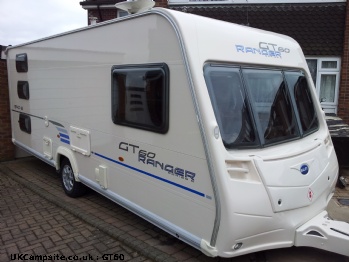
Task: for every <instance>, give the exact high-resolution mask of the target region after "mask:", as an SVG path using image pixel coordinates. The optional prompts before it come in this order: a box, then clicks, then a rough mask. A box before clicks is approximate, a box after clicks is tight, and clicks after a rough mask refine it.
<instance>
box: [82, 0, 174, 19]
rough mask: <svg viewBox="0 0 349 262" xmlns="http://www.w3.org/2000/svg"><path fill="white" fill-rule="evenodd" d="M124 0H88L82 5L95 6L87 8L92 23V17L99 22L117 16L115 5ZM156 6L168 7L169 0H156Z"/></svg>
mask: <svg viewBox="0 0 349 262" xmlns="http://www.w3.org/2000/svg"><path fill="white" fill-rule="evenodd" d="M123 1H124V0H88V1H84V2H81V3H80V5H81V6H82V7H83V8H84V7H86V6H94V7H93V8H87V17H88V20H89V21H88V23H89V24H90V23H91V21H90V19H89V18H90V17H95V18H97V21H96V22H97V23H100V22H104V21H107V20H111V19H114V18H117V16H118V9H117V8H115V7H114V5H115V4H116V3H119V2H123ZM155 7H165V8H166V7H168V2H167V0H156V1H155Z"/></svg>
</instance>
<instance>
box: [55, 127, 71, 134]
mask: <svg viewBox="0 0 349 262" xmlns="http://www.w3.org/2000/svg"><path fill="white" fill-rule="evenodd" d="M56 128H57V130H58V131H59V132H61V133H64V134H68V131H67V130H65V129H64V128H61V127H58V126H56Z"/></svg>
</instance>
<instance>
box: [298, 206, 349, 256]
mask: <svg viewBox="0 0 349 262" xmlns="http://www.w3.org/2000/svg"><path fill="white" fill-rule="evenodd" d="M295 246H308V247H315V248H319V249H324V250H327V251H330V252H335V253H338V254H341V255H344V256H349V224H348V223H346V222H342V221H335V220H331V219H330V218H329V217H328V214H327V212H326V211H323V212H321V213H320V214H319V215H317V216H316V217H314V218H312V219H311V220H309V221H308V222H307V223H305V224H304V225H302V226H300V227H299V228H298V229H297V231H296V237H295Z"/></svg>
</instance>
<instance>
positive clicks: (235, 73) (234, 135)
mask: <svg viewBox="0 0 349 262" xmlns="http://www.w3.org/2000/svg"><path fill="white" fill-rule="evenodd" d="M205 79H206V83H207V87H208V91H209V93H210V98H211V102H212V105H213V109H214V113H215V116H216V119H217V122H218V125H219V128H220V133H221V136H222V139H223V143H224V145H225V146H226V147H228V148H231V147H238V146H242V145H244V146H248V145H255V142H256V137H255V133H254V128H253V127H252V121H251V116H250V110H249V108H248V104H247V103H246V95H245V91H244V89H243V85H242V81H241V77H240V71H239V68H234V67H219V66H217V67H211V66H206V67H205Z"/></svg>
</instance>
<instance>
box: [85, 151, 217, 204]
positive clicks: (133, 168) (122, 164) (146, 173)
mask: <svg viewBox="0 0 349 262" xmlns="http://www.w3.org/2000/svg"><path fill="white" fill-rule="evenodd" d="M91 153H92V154H94V155H96V156H99V157H101V158H104V159H106V160H109V161H111V162H113V163H115V164H118V165H120V166H123V167H126V168H129V169H131V170H134V171H137V172H138V173H141V174H143V175H147V176H149V177H152V178H155V179H157V180H160V181H162V182H165V183H167V184H170V185H172V186H176V187H179V188H181V189H184V190H186V191H189V192H191V193H193V194H196V195H198V196H201V197H206V198H208V199H210V197H209V196H206V195H205V194H204V193H202V192H199V191H196V190H194V189H191V188H189V187H186V186H182V185H180V184H177V183H175V182H172V181H170V180H167V179H165V178H162V177H159V176H156V175H154V174H151V173H149V172H146V171H144V170H141V169H138V168H135V167H133V166H129V165H126V164H124V163H121V162H119V161H117V160H114V159H112V158H109V157H107V156H104V155H101V154H98V153H96V152H91Z"/></svg>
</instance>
